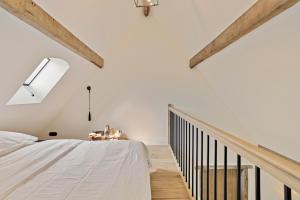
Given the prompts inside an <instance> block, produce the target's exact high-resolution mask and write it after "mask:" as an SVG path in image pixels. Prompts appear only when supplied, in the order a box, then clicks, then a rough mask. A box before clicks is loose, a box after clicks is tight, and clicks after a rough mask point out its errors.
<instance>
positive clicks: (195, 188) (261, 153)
mask: <svg viewBox="0 0 300 200" xmlns="http://www.w3.org/2000/svg"><path fill="white" fill-rule="evenodd" d="M168 115H169V144H170V147H171V149H172V151H173V154H174V156H175V158H176V160H177V162H178V166H179V168H180V170H181V172H182V175H183V177H184V178H185V181H186V183H187V186H188V188H189V189H190V191H191V195H192V196H193V197H194V198H195V199H196V200H199V199H200V200H204V196H203V194H204V191H203V189H204V187H203V182H204V179H206V188H205V189H206V190H207V191H206V194H207V196H206V199H205V200H209V199H210V198H209V185H210V183H209V180H210V179H209V170H206V171H207V173H206V177H204V174H203V171H204V163H203V158H204V156H205V155H204V149H203V148H204V144H203V143H204V136H206V137H207V145H206V146H207V155H206V160H207V163H206V166H207V167H208V166H210V145H211V139H212V138H214V141H213V144H214V157H213V159H214V180H213V181H214V183H213V184H214V200H217V196H218V195H217V191H218V189H217V185H218V184H217V183H218V176H217V167H218V154H217V152H218V143H221V144H223V145H224V184H223V185H224V197H223V199H224V200H227V190H228V189H227V181H228V179H227V159H228V158H227V157H228V155H227V151H228V149H230V150H232V151H233V152H235V153H236V154H237V157H236V163H237V186H236V187H237V194H236V195H237V196H236V199H237V200H242V181H241V161H242V158H243V159H246V160H248V161H249V162H251V163H252V164H253V165H255V199H256V200H260V199H261V173H260V172H261V170H264V171H265V172H267V173H268V174H270V175H271V176H272V177H274V178H276V179H277V180H279V181H280V182H281V183H282V184H283V188H284V200H291V199H292V190H294V191H296V192H298V193H300V164H299V163H298V162H296V161H293V160H291V159H288V158H286V157H283V156H281V155H280V154H278V153H276V152H272V151H268V150H266V149H265V148H262V147H260V146H256V145H254V144H251V143H249V142H247V141H245V140H243V139H241V138H238V137H236V136H234V135H233V134H230V133H228V132H225V131H223V130H221V129H219V128H217V127H215V126H213V125H210V124H208V123H206V122H204V121H201V120H199V119H197V118H195V117H193V116H191V115H189V114H187V113H185V112H183V111H181V110H179V109H178V108H175V107H174V106H173V105H169V107H168ZM198 166H200V172H199V173H198V170H197V168H198Z"/></svg>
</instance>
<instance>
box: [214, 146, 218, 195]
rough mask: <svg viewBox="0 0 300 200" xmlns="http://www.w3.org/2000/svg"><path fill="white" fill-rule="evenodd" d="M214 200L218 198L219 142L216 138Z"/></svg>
mask: <svg viewBox="0 0 300 200" xmlns="http://www.w3.org/2000/svg"><path fill="white" fill-rule="evenodd" d="M214 165H215V166H214V200H217V199H218V166H217V165H218V142H217V140H215V164H214Z"/></svg>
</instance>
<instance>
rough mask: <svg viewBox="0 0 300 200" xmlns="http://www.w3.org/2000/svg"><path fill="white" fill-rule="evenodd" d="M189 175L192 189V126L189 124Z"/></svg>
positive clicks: (189, 183)
mask: <svg viewBox="0 0 300 200" xmlns="http://www.w3.org/2000/svg"><path fill="white" fill-rule="evenodd" d="M188 134H189V161H188V165H189V175H188V186H189V188H191V124H190V123H189V133H188Z"/></svg>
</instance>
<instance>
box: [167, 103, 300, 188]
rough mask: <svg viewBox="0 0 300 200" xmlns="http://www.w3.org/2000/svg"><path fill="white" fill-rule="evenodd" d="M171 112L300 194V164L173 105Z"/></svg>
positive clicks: (170, 106) (170, 108)
mask: <svg viewBox="0 0 300 200" xmlns="http://www.w3.org/2000/svg"><path fill="white" fill-rule="evenodd" d="M169 111H171V112H173V113H174V114H176V115H178V116H180V117H181V118H183V119H185V120H187V121H189V122H190V123H191V124H193V125H195V126H196V127H198V128H201V130H203V131H206V132H207V133H208V134H209V135H210V136H212V137H213V138H215V139H216V140H218V141H219V142H221V143H222V144H223V145H225V146H227V147H228V148H230V149H231V150H232V151H234V152H235V153H237V154H239V155H241V156H242V157H243V158H245V159H246V160H248V161H250V162H251V163H252V164H254V165H256V166H258V167H260V168H261V169H262V170H264V171H265V172H267V173H268V174H270V175H271V176H273V177H274V178H276V179H277V180H279V181H280V182H282V183H283V184H285V185H287V186H289V187H290V188H292V189H293V190H295V191H296V192H299V193H300V164H299V163H297V162H294V161H292V160H289V159H286V158H284V157H283V156H280V155H279V154H277V153H274V152H271V151H266V150H264V149H262V148H259V147H258V146H257V145H254V144H252V143H249V142H247V141H245V140H243V139H241V138H238V137H236V136H235V135H233V134H231V133H228V132H226V131H223V130H221V129H219V128H217V127H215V126H213V125H211V124H209V123H206V122H204V121H202V120H199V119H197V118H195V117H193V116H191V115H189V114H187V113H185V112H183V111H181V110H180V109H178V108H175V107H174V106H173V105H169Z"/></svg>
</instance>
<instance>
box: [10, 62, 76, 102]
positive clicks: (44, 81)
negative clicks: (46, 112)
mask: <svg viewBox="0 0 300 200" xmlns="http://www.w3.org/2000/svg"><path fill="white" fill-rule="evenodd" d="M69 67H70V66H69V65H68V63H67V62H65V61H64V60H61V59H58V58H45V59H43V60H42V62H41V63H40V64H39V65H38V66H37V68H36V69H35V70H34V71H33V72H32V73H31V75H30V76H29V77H28V78H27V79H26V80H25V81H24V83H23V84H22V86H21V87H20V88H19V90H18V91H17V92H16V94H15V95H14V96H13V97H12V98H11V99H10V100H9V102H8V103H7V105H18V104H34V103H41V102H42V101H43V100H44V98H45V97H46V96H47V95H48V94H49V93H50V91H51V90H52V89H53V88H54V86H55V85H56V84H57V83H58V82H59V80H60V79H61V78H62V77H63V76H64V74H65V73H66V72H67V71H68V69H69Z"/></svg>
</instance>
